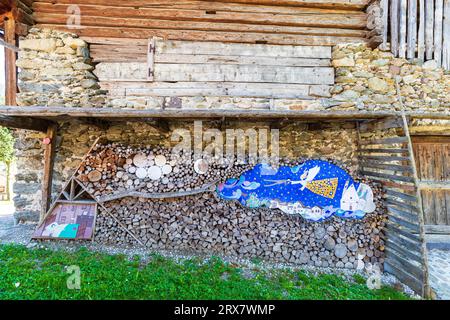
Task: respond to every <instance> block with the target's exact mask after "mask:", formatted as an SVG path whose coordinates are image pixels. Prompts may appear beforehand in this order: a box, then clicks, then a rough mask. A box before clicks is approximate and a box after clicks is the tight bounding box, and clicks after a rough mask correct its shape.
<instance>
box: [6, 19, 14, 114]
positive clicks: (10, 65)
mask: <svg viewBox="0 0 450 320" xmlns="http://www.w3.org/2000/svg"><path fill="white" fill-rule="evenodd" d="M4 31H5V42H6V43H8V44H11V45H13V46H15V45H16V22H15V19H14V16H13V15H12V14H11V13H10V14H7V15H6V17H5V22H4ZM16 59H17V55H16V52H14V51H13V50H11V49H7V48H5V76H6V79H5V80H6V83H5V89H6V90H5V95H6V104H7V105H10V106H15V105H16V95H17V69H16Z"/></svg>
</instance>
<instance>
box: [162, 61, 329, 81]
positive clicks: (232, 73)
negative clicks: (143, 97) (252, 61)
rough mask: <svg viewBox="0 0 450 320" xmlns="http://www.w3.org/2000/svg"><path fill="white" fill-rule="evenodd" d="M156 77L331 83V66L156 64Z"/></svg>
mask: <svg viewBox="0 0 450 320" xmlns="http://www.w3.org/2000/svg"><path fill="white" fill-rule="evenodd" d="M155 80H156V81H208V82H223V81H225V82H264V83H273V82H274V83H296V84H330V85H331V84H334V69H333V68H325V67H313V68H309V67H280V66H277V67H270V66H240V65H237V66H232V65H206V66H205V65H190V64H156V65H155Z"/></svg>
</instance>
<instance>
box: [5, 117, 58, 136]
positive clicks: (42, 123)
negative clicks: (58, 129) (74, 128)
mask: <svg viewBox="0 0 450 320" xmlns="http://www.w3.org/2000/svg"><path fill="white" fill-rule="evenodd" d="M51 124H52V122H51V121H48V120H43V119H34V118H30V117H9V116H3V115H1V114H0V125H2V126H3V127H7V128H13V129H25V130H33V131H40V132H47V128H48V126H49V125H51Z"/></svg>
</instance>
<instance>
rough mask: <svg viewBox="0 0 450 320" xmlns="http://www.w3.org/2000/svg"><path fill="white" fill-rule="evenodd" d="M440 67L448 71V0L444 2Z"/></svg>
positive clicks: (449, 32)
mask: <svg viewBox="0 0 450 320" xmlns="http://www.w3.org/2000/svg"><path fill="white" fill-rule="evenodd" d="M443 41H444V42H443V44H442V67H443V68H445V69H447V70H450V0H444V19H443Z"/></svg>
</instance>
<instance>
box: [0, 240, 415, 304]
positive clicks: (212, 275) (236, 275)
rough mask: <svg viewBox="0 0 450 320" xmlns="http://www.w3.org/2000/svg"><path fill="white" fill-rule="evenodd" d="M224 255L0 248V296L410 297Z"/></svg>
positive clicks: (357, 280) (359, 280)
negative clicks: (77, 284) (77, 278)
mask: <svg viewBox="0 0 450 320" xmlns="http://www.w3.org/2000/svg"><path fill="white" fill-rule="evenodd" d="M71 265H78V266H79V267H80V269H81V289H80V290H69V289H68V288H67V279H68V277H69V274H68V273H67V272H66V270H67V269H66V268H67V267H68V266H71ZM248 274H249V272H248V271H246V272H244V271H243V270H241V269H240V268H238V267H236V266H233V265H230V264H226V263H224V262H222V261H221V260H220V259H218V258H211V259H210V260H209V261H207V262H206V263H203V262H201V261H200V260H196V259H191V260H184V261H181V262H179V263H176V262H175V261H173V260H171V259H167V258H163V257H161V256H157V255H152V256H151V257H150V259H148V261H146V262H145V263H144V262H143V261H141V260H140V259H139V258H138V257H135V258H134V259H132V260H130V259H128V258H126V257H125V256H122V255H115V256H110V255H106V254H101V253H94V252H90V251H88V250H86V249H84V248H82V249H80V250H78V251H77V252H75V253H67V252H64V251H58V252H53V251H49V250H45V249H27V248H26V247H23V246H16V245H2V246H0V299H101V300H104V299H174V300H176V299H194V300H196V299H207V300H208V299H407V297H406V296H405V295H403V294H402V293H400V292H398V291H396V290H394V289H393V288H390V287H383V288H382V289H380V290H370V289H368V288H367V287H366V285H365V280H364V279H363V278H362V277H355V279H354V281H346V280H344V279H343V278H342V277H341V276H337V275H320V276H317V277H315V276H312V275H308V274H306V273H305V272H302V271H295V272H294V271H288V270H277V271H271V272H267V271H262V270H253V271H252V272H251V274H252V275H251V276H249V275H248Z"/></svg>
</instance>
